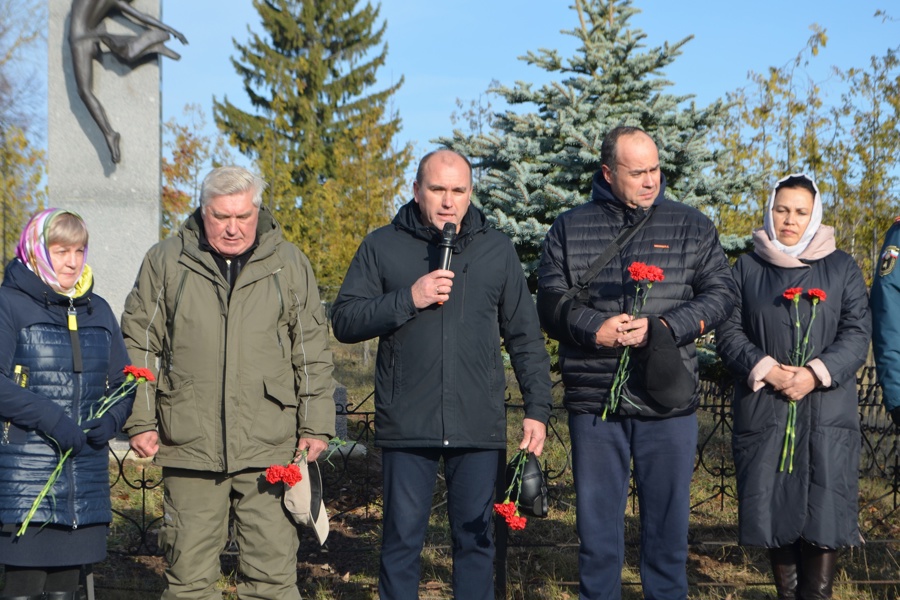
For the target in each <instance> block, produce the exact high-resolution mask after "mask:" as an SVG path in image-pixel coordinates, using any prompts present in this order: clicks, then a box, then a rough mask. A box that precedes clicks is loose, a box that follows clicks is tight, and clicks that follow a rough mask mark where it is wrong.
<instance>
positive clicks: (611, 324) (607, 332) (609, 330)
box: [596, 313, 634, 348]
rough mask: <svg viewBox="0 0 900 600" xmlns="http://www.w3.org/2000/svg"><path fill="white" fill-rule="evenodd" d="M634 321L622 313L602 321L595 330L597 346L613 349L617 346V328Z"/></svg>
mask: <svg viewBox="0 0 900 600" xmlns="http://www.w3.org/2000/svg"><path fill="white" fill-rule="evenodd" d="M633 320H634V317H632V316H631V315H629V314H625V313H622V314H621V315H616V316H614V317H610V318H608V319H607V320H605V321H603V324H602V325H600V329H598V330H597V338H596V341H597V345H598V346H600V347H602V348H615V347H617V346H618V345H619V343H618V341H617V340H618V338H619V327H621V326H622V325H624V324H626V323H630V322H631V321H633Z"/></svg>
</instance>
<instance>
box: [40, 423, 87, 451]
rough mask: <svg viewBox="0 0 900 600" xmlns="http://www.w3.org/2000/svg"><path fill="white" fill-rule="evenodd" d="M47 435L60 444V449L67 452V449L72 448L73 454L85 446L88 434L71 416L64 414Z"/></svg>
mask: <svg viewBox="0 0 900 600" xmlns="http://www.w3.org/2000/svg"><path fill="white" fill-rule="evenodd" d="M47 435H48V436H49V437H51V438H53V439H54V440H56V443H57V444H58V445H59V448H60V451H61V452H62V453H63V454H65V453H66V451H67V450H71V451H72V454H78V453H79V452H81V449H82V448H84V444H85V442H86V441H87V436H86V435H84V432H83V431H82V430H81V427H79V426H78V423H76V422H75V421H74V420H72V418H71V417H69V416H67V415H62V416H60V418H59V421H57V422H56V425H54V426H53V427H52V428H51V429H50V431H48V432H47Z"/></svg>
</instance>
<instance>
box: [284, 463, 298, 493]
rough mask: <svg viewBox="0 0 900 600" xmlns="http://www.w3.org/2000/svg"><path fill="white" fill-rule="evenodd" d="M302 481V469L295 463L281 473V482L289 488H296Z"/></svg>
mask: <svg viewBox="0 0 900 600" xmlns="http://www.w3.org/2000/svg"><path fill="white" fill-rule="evenodd" d="M301 479H303V475H301V474H300V467H298V466H297V465H295V464H294V463H291V464H289V465H288V466H286V467H284V470H283V471H282V472H281V481H283V482H284V483H286V484H287V486H288V487H294V486H295V485H296V484H298V483H300V480H301Z"/></svg>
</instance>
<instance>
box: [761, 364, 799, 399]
mask: <svg viewBox="0 0 900 600" xmlns="http://www.w3.org/2000/svg"><path fill="white" fill-rule="evenodd" d="M793 376H794V374H793V373H792V372H791V371H789V370H788V369H787V368H786V367H785V365H775V366H774V367H772V368H771V369H769V372H768V373H766V376H765V377H763V382H765V383H766V384H767V385H771V386H772V388H773V389H774V390H775V391H777V392H780V391H781V390H783V389H784V386H786V385H787V384H788V381H790V380H791V378H792V377H793Z"/></svg>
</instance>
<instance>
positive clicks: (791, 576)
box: [769, 544, 800, 600]
mask: <svg viewBox="0 0 900 600" xmlns="http://www.w3.org/2000/svg"><path fill="white" fill-rule="evenodd" d="M799 559H800V552H799V547H798V546H797V544H791V545H790V546H782V547H780V548H769V561H770V562H771V563H772V574H773V575H774V576H775V590H776V591H777V592H778V600H797V598H798V596H797V562H798V561H799Z"/></svg>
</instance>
